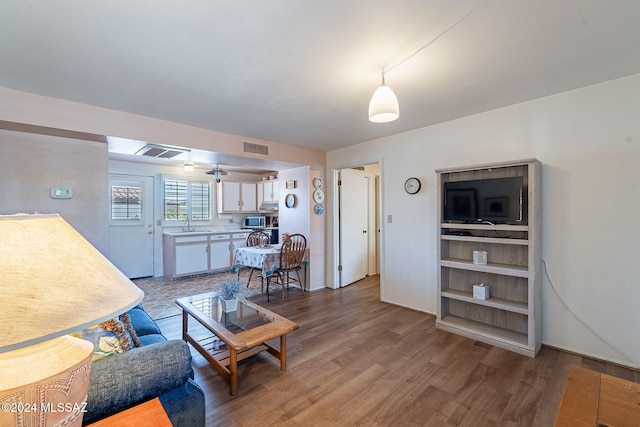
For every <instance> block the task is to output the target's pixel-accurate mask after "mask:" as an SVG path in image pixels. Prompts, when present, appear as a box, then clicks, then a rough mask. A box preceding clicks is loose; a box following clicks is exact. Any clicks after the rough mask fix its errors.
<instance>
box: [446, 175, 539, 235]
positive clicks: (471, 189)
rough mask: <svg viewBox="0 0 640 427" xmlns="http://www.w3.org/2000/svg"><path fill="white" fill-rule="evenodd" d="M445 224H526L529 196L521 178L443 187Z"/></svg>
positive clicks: (480, 181) (454, 183)
mask: <svg viewBox="0 0 640 427" xmlns="http://www.w3.org/2000/svg"><path fill="white" fill-rule="evenodd" d="M442 190H443V199H444V203H443V212H442V219H443V220H444V221H445V222H469V223H474V222H491V223H494V224H526V223H527V195H526V188H525V187H524V182H523V178H522V177H521V176H515V177H507V178H493V179H475V180H470V181H449V182H445V183H444V184H443V189H442Z"/></svg>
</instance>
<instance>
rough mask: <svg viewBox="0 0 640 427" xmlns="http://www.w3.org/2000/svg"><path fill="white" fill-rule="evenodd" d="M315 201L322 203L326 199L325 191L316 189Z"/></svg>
mask: <svg viewBox="0 0 640 427" xmlns="http://www.w3.org/2000/svg"><path fill="white" fill-rule="evenodd" d="M313 201H314V202H316V203H322V202H323V201H324V191H322V190H316V191H314V192H313Z"/></svg>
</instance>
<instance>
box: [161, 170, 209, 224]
mask: <svg viewBox="0 0 640 427" xmlns="http://www.w3.org/2000/svg"><path fill="white" fill-rule="evenodd" d="M187 218H189V219H190V220H191V221H209V220H210V219H211V184H210V183H209V182H207V181H186V180H177V179H165V180H164V219H165V220H168V221H172V220H174V221H186V220H187Z"/></svg>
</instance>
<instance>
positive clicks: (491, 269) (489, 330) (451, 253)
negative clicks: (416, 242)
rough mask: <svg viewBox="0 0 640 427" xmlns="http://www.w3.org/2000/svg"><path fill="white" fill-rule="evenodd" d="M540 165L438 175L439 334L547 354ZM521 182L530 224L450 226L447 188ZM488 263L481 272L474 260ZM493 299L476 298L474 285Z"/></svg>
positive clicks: (532, 163)
mask: <svg viewBox="0 0 640 427" xmlns="http://www.w3.org/2000/svg"><path fill="white" fill-rule="evenodd" d="M540 169H541V166H540V163H539V162H538V161H537V160H535V159H527V160H521V161H514V162H504V163H497V164H492V165H481V166H471V167H465V168H451V169H440V170H437V171H436V173H437V175H438V192H439V196H438V200H439V204H438V205H439V209H438V230H439V236H438V253H439V260H438V313H437V319H436V326H437V327H438V328H440V329H444V330H447V331H449V332H454V333H457V334H460V335H464V336H467V337H469V338H472V339H476V340H478V341H482V342H485V343H489V344H492V345H495V346H497V347H501V348H505V349H508V350H511V351H515V352H517V353H520V354H524V355H527V356H531V357H534V356H535V355H536V354H537V353H538V351H539V350H540V346H541V303H540V280H541V275H540V269H541V259H540V256H541V255H540ZM510 176H522V177H523V182H524V185H525V188H526V191H525V192H523V197H526V198H527V200H526V201H527V221H526V223H523V224H519V225H508V224H492V223H470V224H466V223H456V222H444V221H443V220H442V212H443V196H444V195H443V191H442V188H443V183H444V182H450V181H468V180H474V179H485V178H503V177H510ZM474 251H485V252H486V253H487V257H488V262H487V263H486V264H474V263H473V252H474ZM480 283H484V284H487V285H488V286H489V292H490V298H489V299H486V300H483V299H478V298H474V297H473V285H474V284H480Z"/></svg>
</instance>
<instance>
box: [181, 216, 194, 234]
mask: <svg viewBox="0 0 640 427" xmlns="http://www.w3.org/2000/svg"><path fill="white" fill-rule="evenodd" d="M182 231H193V230H191V223H190V222H189V214H187V229H186V230H185V228H184V227H182Z"/></svg>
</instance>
